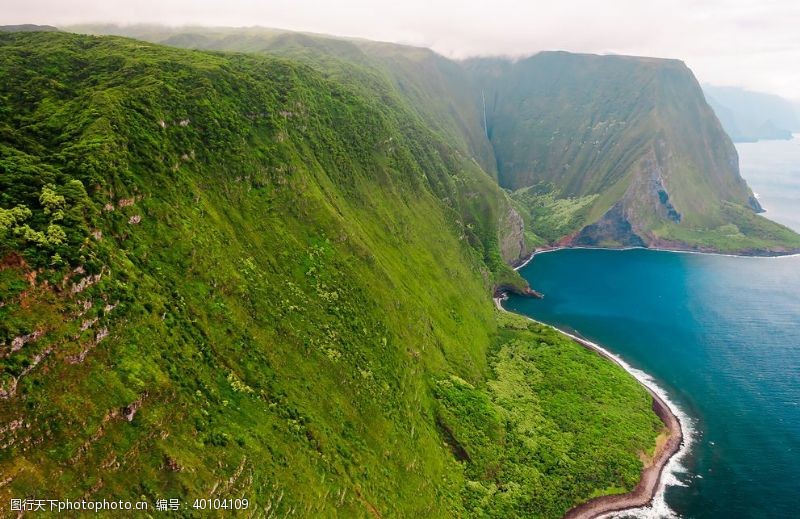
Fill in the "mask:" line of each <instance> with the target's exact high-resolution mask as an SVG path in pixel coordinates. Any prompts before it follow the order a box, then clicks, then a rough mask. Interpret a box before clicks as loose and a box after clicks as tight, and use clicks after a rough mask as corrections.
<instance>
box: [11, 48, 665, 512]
mask: <svg viewBox="0 0 800 519" xmlns="http://www.w3.org/2000/svg"><path fill="white" fill-rule="evenodd" d="M341 66H342V67H344V65H341ZM359 74H360V72H359V70H355V69H354V71H353V77H354V79H352V80H349V79H348V78H349V76H348V75H346V74H341V75H338V76H331V75H329V74H328V73H326V72H324V71H320V70H317V69H315V68H312V67H310V66H308V65H306V64H301V63H298V62H296V61H288V60H285V59H278V58H275V57H265V56H261V57H258V56H251V55H239V54H221V53H206V52H197V51H185V50H177V49H169V48H164V47H160V46H157V45H152V44H148V43H144V42H141V41H134V40H126V39H120V38H96V37H87V36H75V35H67V34H59V33H26V34H22V33H11V34H2V35H0V99H1V100H2V102H0V210H2V212H1V213H0V222H1V223H0V225H2V227H0V262H1V264H0V303H1V304H0V473H1V474H2V475H3V478H2V479H3V484H2V487H0V510H2V512H3V513H8V512H9V510H8V508H7V507H8V506H9V499H10V498H11V497H20V496H36V497H42V498H45V497H47V498H56V497H61V498H67V497H68V498H80V497H85V498H98V499H101V498H110V499H112V498H113V499H139V498H144V499H147V500H149V501H151V503H152V501H154V500H155V499H157V498H169V497H179V498H182V499H183V501H184V502H185V503H191V501H192V500H193V499H195V498H198V497H241V496H245V497H248V498H249V499H250V501H251V503H253V506H257V507H258V510H259V511H260V513H266V512H267V511H269V512H270V513H274V514H276V515H281V516H283V515H290V514H294V515H298V516H306V517H308V516H320V515H323V516H331V515H339V516H345V517H351V516H377V515H380V516H383V517H408V516H413V515H419V516H424V517H437V516H459V515H461V516H466V515H486V516H498V517H500V516H503V517H507V516H513V515H526V516H527V515H538V516H542V517H557V516H560V515H561V514H563V512H564V511H565V510H566V509H567V508H569V507H570V506H572V505H573V504H575V503H577V502H579V501H582V500H585V499H586V498H588V497H590V496H592V495H595V494H597V493H600V492H606V491H622V490H623V489H628V488H630V487H631V486H632V485H633V484H634V483H635V481H636V477H637V474H638V471H639V469H640V468H641V461H640V460H639V456H640V454H642V453H644V455H646V454H647V452H648V450H649V449H650V448H652V446H653V444H654V439H655V437H656V435H657V433H658V430H657V428H658V426H659V423H658V421H657V419H656V418H655V416H654V415H653V413H652V412H651V410H650V400H649V397H648V395H647V394H646V393H645V392H644V390H643V389H642V388H641V387H639V386H638V385H637V384H636V383H635V382H634V381H633V380H632V379H631V378H630V377H628V376H627V375H625V374H624V373H623V372H622V371H621V370H620V369H619V368H618V367H617V366H615V365H613V364H611V363H608V362H605V361H603V360H602V359H601V358H600V357H598V356H597V355H595V354H592V353H590V352H588V351H585V350H583V349H582V348H580V347H578V346H576V345H574V344H572V343H571V342H569V341H566V340H564V339H563V338H562V337H560V336H558V335H556V334H555V333H554V332H552V331H551V330H549V329H545V328H542V327H538V326H535V325H531V324H530V323H528V322H527V321H520V320H517V319H514V318H512V317H510V316H499V317H498V316H497V315H496V310H495V309H494V306H493V304H492V301H491V299H490V298H491V290H492V288H493V286H494V285H495V284H496V283H497V280H498V279H503V280H505V279H507V278H513V276H514V275H513V274H512V273H511V271H510V270H509V269H508V267H507V266H506V264H505V263H504V262H503V258H502V256H501V254H500V249H499V246H498V243H499V241H500V237H501V236H502V229H498V225H499V224H498V222H499V221H500V219H501V217H502V216H503V214H504V211H503V210H501V208H502V207H503V204H507V202H505V199H504V197H503V194H502V191H500V190H499V189H498V188H497V186H496V185H495V184H494V183H493V182H492V179H491V177H490V176H488V175H486V174H485V173H484V172H483V171H482V170H481V168H480V167H479V166H478V164H477V163H476V162H475V161H473V160H472V159H471V158H470V157H469V156H468V155H466V154H465V153H464V152H463V147H461V145H459V144H458V143H451V142H450V141H449V140H448V139H447V138H446V137H444V136H442V134H440V133H439V132H436V131H431V130H429V129H428V128H427V126H426V125H425V124H424V121H423V120H421V119H420V118H419V117H418V116H417V114H416V112H415V110H414V109H412V108H410V107H408V106H407V102H406V101H405V100H404V99H403V98H402V97H400V96H394V95H392V94H391V92H392V88H393V87H392V86H391V84H390V83H388V82H386V84H383V80H382V79H380V78H379V77H378V78H376V79H375V81H376V84H377V85H381V84H383V86H380V87H376V90H375V91H374V93H372V94H371V93H370V92H371V90H369V89H366V88H364V86H363V83H362V82H361V81H362V79H360V78H361V76H359ZM381 92H387V93H389V95H388V96H383V95H382V94H381ZM505 209H506V210H507V206H505ZM515 279H518V278H515ZM484 418H485V420H484ZM186 513H187V514H188V513H189V511H188V510H187V511H186Z"/></svg>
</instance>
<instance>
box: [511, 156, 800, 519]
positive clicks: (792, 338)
mask: <svg viewBox="0 0 800 519" xmlns="http://www.w3.org/2000/svg"><path fill="white" fill-rule="evenodd" d="M762 144H765V145H766V146H763V147H759V146H761V145H762ZM774 144H775V143H758V144H754V145H747V147H748V149H742V147H740V148H739V152H740V155H741V156H742V171H743V175H744V176H745V178H747V179H748V181H749V182H750V183H751V185H752V186H753V187H754V190H755V191H756V192H758V193H759V194H760V196H761V201H762V203H763V204H764V205H765V206H766V207H767V209H768V211H769V212H768V213H767V214H769V215H770V216H771V217H773V218H775V219H776V220H780V221H782V222H783V223H785V224H787V225H790V226H794V225H793V223H794V222H797V227H796V228H799V229H800V173H797V174H795V175H794V176H792V175H791V174H789V173H790V171H791V170H792V168H794V170H795V172H797V170H798V169H800V168H798V166H799V165H800V143H798V141H792V142H790V143H781V144H784V149H785V150H789V151H788V152H787V153H794V152H798V154H797V156H796V157H797V162H793V161H792V160H789V159H786V160H785V161H783V162H781V161H780V160H777V159H776V157H775V155H776V153H780V150H781V148H780V146H778V147H776V146H773V145H774ZM763 148H768V150H767V151H768V152H765V151H764V149H763ZM776 149H777V150H778V151H777V152H776V151H775V150H776ZM759 156H761V157H762V159H763V160H761V159H759V158H758V157H759ZM770 164H772V165H770ZM780 164H783V165H782V166H781V165H780ZM770 168H772V170H771V169H770ZM756 169H758V171H757V172H756V171H755V170H756ZM770 171H773V173H770ZM750 173H754V174H750ZM793 196H797V198H795V199H794V200H795V202H794V204H792V203H791V199H792V197H793ZM773 200H777V201H778V203H774V204H773V203H772V202H773ZM787 200H788V201H787ZM521 273H522V275H523V276H524V277H525V278H526V279H528V280H529V281H530V283H531V285H532V286H533V287H534V288H536V289H537V290H539V291H541V292H543V293H544V294H545V299H544V300H541V301H538V300H532V299H526V298H519V297H512V298H511V299H509V300H508V301H507V302H506V303H505V306H506V308H507V309H509V310H513V311H517V312H520V313H523V314H526V315H529V316H531V317H533V318H535V319H538V320H540V321H544V322H547V323H550V324H553V325H555V326H558V327H561V328H564V329H568V330H572V331H576V332H577V333H578V334H580V335H582V336H584V337H586V338H588V339H590V340H593V341H595V342H598V343H600V344H602V345H603V346H605V347H606V348H607V349H608V350H610V351H612V352H614V353H616V354H617V355H619V356H620V357H622V358H623V359H624V360H625V361H627V362H628V363H629V364H630V365H632V366H633V367H635V368H639V369H641V370H643V371H645V372H647V373H649V374H650V375H651V376H652V377H653V378H654V379H655V380H656V382H657V383H658V385H659V386H661V387H662V388H663V389H664V390H666V392H667V394H668V395H669V397H670V399H671V400H672V401H673V402H675V403H676V404H677V405H678V406H679V407H680V409H681V410H682V411H683V412H684V413H686V414H687V415H688V416H689V417H690V421H691V423H690V424H688V425H690V426H691V427H692V428H693V429H695V431H696V432H695V434H694V442H693V445H692V447H691V449H690V450H689V452H688V453H687V455H686V456H685V457H684V458H683V459H682V460H681V464H682V465H683V466H684V467H685V469H686V470H685V472H682V473H679V474H677V482H679V483H680V484H678V485H671V486H668V487H667V490H666V493H665V496H664V497H665V500H666V504H667V505H668V506H669V508H670V509H671V510H672V511H674V512H675V513H677V514H678V515H680V516H682V517H697V518H726V519H728V518H740V517H741V518H747V517H753V518H762V517H763V518H766V517H775V518H784V517H800V257H790V258H732V257H725V256H711V255H697V254H678V253H669V252H656V251H647V250H629V251H606V250H564V251H558V252H552V253H547V254H541V255H538V256H536V258H535V259H534V260H533V261H532V262H531V263H529V264H528V265H527V266H526V267H524V268H523V269H522V270H521ZM670 479H674V478H670ZM650 515H654V513H653V512H652V511H651V512H650ZM656 515H657V514H656Z"/></svg>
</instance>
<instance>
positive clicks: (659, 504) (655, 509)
mask: <svg viewBox="0 0 800 519" xmlns="http://www.w3.org/2000/svg"><path fill="white" fill-rule="evenodd" d="M530 259H532V257H531V258H530ZM530 259H529V260H528V261H530ZM518 268H521V266H520V267H518ZM503 299H505V298H497V299H495V303H496V304H497V306H498V308H500V309H502V310H504V309H503V307H502V304H501V303H502V300H503ZM524 317H526V318H527V319H530V320H531V321H534V322H537V323H539V324H542V325H544V326H549V327H550V328H552V329H554V330H556V331H558V332H560V333H562V334H564V335H566V336H567V337H569V338H571V339H573V340H576V341H579V342H582V343H584V344H586V345H588V346H590V347H591V348H593V349H595V350H597V351H599V352H601V353H602V354H603V355H606V356H607V357H608V358H609V359H611V360H612V361H613V362H616V363H617V364H618V365H619V366H620V367H622V369H624V370H625V371H627V372H628V373H630V374H631V375H632V376H633V377H634V378H635V379H636V380H638V381H639V383H640V384H642V385H643V386H644V387H646V388H647V389H649V390H650V391H652V392H653V393H654V394H656V395H657V396H658V397H659V398H660V399H661V400H662V401H663V402H664V404H666V406H667V407H669V409H670V410H671V411H672V414H674V415H675V417H676V418H677V419H678V423H679V424H680V428H681V433H682V435H683V441H682V443H681V446H680V449H679V450H678V452H676V453H675V454H674V455H673V456H672V457H670V459H669V461H667V464H666V465H665V466H664V468H663V469H662V471H661V477H660V478H659V482H658V489H657V490H656V493H655V495H654V496H653V500H652V501H651V503H650V505H649V506H644V507H639V508H630V509H627V510H621V511H617V512H611V513H609V514H605V515H603V516H601V517H602V518H612V517H636V518H640V519H662V518H667V519H676V518H679V517H680V516H679V515H678V514H677V513H675V511H674V510H672V509H671V508H670V507H669V505H667V502H666V500H665V498H664V494H665V491H666V489H667V487H670V486H686V483H684V482H683V481H681V479H680V478H679V477H678V476H679V475H681V474H687V473H688V469H687V468H686V466H685V465H684V464H683V460H684V459H685V458H686V456H687V455H688V453H689V451H690V450H691V448H692V444H693V443H694V441H695V436H696V428H695V425H694V422H693V421H692V420H691V418H689V416H688V415H687V414H686V413H685V412H684V411H683V410H682V409H681V408H680V407H679V406H678V405H677V404H675V402H673V401H672V400H671V399H670V397H669V394H668V393H667V392H666V391H665V390H664V389H663V388H662V387H661V386H659V385H658V383H656V381H655V379H653V377H651V376H650V375H649V374H648V373H645V372H644V371H642V370H640V369H637V368H634V367H633V366H631V365H630V364H628V363H627V362H626V361H625V360H623V359H622V357H620V356H619V355H616V354H614V353H611V352H610V351H608V350H607V349H605V348H604V347H602V346H600V345H599V344H597V343H595V342H592V341H589V340H586V339H584V338H582V337H578V336H577V335H574V334H571V333H569V332H565V331H564V330H561V329H559V328H557V327H555V326H552V325H549V324H547V323H542V322H540V321H537V320H536V319H531V318H530V317H527V316H524Z"/></svg>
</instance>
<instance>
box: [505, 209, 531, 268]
mask: <svg viewBox="0 0 800 519" xmlns="http://www.w3.org/2000/svg"><path fill="white" fill-rule="evenodd" d="M499 233H500V236H499V240H500V254H502V256H503V260H504V261H505V262H506V263H509V264H512V265H513V264H515V263H518V262H519V261H520V260H521V259H522V258H524V257H525V256H527V255H528V252H529V251H528V250H527V249H526V247H525V223H524V222H523V221H522V216H520V214H519V213H518V212H517V210H516V209H514V208H513V207H511V205H510V204H509V206H508V209H507V210H506V212H505V214H504V215H503V216H502V218H501V219H500V226H499Z"/></svg>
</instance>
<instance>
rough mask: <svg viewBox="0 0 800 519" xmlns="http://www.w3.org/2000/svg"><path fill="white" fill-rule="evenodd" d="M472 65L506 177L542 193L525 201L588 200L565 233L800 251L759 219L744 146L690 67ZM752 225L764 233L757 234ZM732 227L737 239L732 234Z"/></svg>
mask: <svg viewBox="0 0 800 519" xmlns="http://www.w3.org/2000/svg"><path fill="white" fill-rule="evenodd" d="M465 66H466V67H467V68H468V69H469V70H470V71H471V73H472V75H473V78H474V80H475V81H476V83H477V84H478V85H479V86H480V88H482V89H483V90H484V92H486V94H487V99H489V100H490V101H489V102H488V104H487V114H488V116H487V119H488V132H489V138H490V139H491V141H492V145H493V147H494V151H495V155H496V157H497V164H498V175H499V180H500V183H501V184H502V185H503V186H504V187H507V188H509V189H512V190H519V189H525V188H529V187H533V188H534V190H535V192H536V193H538V194H539V195H540V196H539V197H534V198H532V197H531V196H530V192H529V191H525V192H522V193H518V195H517V196H516V199H517V201H518V202H519V203H522V204H528V207H529V208H530V210H531V211H532V212H534V213H536V212H537V210H539V212H541V209H542V207H544V208H545V209H547V208H549V207H552V204H550V202H549V200H548V198H547V197H551V198H553V199H555V200H563V201H564V203H567V204H568V205H573V202H574V201H576V200H578V201H580V200H584V201H585V200H587V199H588V198H587V197H589V198H591V202H590V203H589V205H588V206H585V207H582V208H581V210H580V213H576V215H575V216H576V217H575V218H573V219H572V221H573V222H574V225H572V226H571V229H567V228H563V229H560V230H561V231H566V232H565V233H564V234H572V237H571V240H570V241H571V243H573V244H576V245H603V246H619V245H650V246H670V247H676V248H699V249H708V250H723V251H729V252H737V251H738V252H750V251H751V250H753V249H762V250H772V251H775V252H782V251H790V250H794V249H797V248H800V237H798V236H797V235H796V234H794V233H792V232H791V231H788V229H785V228H783V227H782V226H780V225H778V224H775V223H772V222H769V221H767V220H765V219H761V218H754V217H753V215H752V212H753V210H757V209H759V207H758V203H757V202H756V201H755V199H754V198H753V196H752V193H751V191H750V189H749V188H748V187H747V184H746V183H745V181H744V180H743V179H742V178H741V176H740V175H739V167H738V157H737V155H736V150H735V148H734V147H733V144H732V143H731V141H730V139H729V138H728V137H727V135H726V134H725V132H724V131H723V130H722V127H721V126H720V124H719V122H718V121H717V119H716V117H715V116H714V113H713V111H712V110H711V108H710V107H709V106H708V104H707V103H706V101H705V98H704V97H703V93H702V91H701V89H700V86H699V85H698V84H697V81H696V80H695V78H694V76H693V75H692V73H691V71H689V69H688V68H686V66H685V65H684V64H683V63H681V62H679V61H675V60H660V59H651V58H633V57H627V56H595V55H576V54H569V53H564V52H545V53H541V54H538V55H536V56H533V57H531V58H528V59H524V60H520V61H517V62H514V63H512V62H509V61H506V60H500V59H475V60H469V61H468V62H466V63H465ZM541 196H545V198H541ZM532 201H533V202H534V203H533V205H529V204H530V203H531V202H532ZM542 202H544V204H543V205H542ZM562 205H563V204H562ZM578 205H580V204H578ZM755 221H757V222H758V223H757V224H755V225H756V226H757V227H758V228H759V229H760V230H765V231H766V232H760V231H759V232H754V228H753V225H754V222H755ZM551 227H552V226H551ZM724 229H734V234H735V235H736V236H737V238H735V239H730V240H726V239H725V238H724V237H725V236H726V235H729V234H730V232H727V231H725V230H724ZM562 236H563V235H562ZM550 238H552V236H551V237H550Z"/></svg>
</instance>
